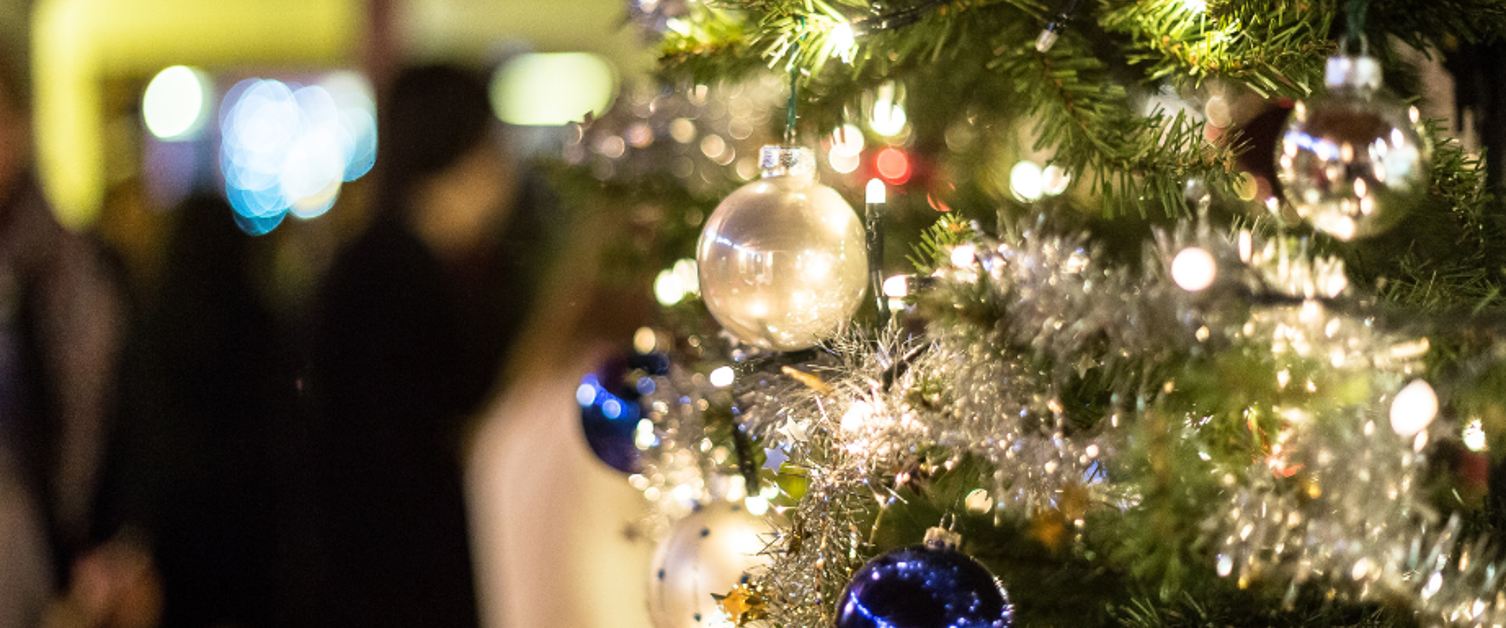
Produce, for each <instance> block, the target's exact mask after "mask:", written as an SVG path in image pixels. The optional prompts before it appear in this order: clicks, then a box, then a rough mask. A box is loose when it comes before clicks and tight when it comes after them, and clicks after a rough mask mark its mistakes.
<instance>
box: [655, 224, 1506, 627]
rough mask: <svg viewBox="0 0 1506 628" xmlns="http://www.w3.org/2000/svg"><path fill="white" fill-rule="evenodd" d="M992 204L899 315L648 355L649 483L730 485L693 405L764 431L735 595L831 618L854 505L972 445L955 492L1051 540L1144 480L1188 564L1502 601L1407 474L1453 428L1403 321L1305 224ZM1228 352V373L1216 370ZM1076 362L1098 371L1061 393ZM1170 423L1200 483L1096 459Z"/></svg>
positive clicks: (1151, 451)
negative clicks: (775, 351)
mask: <svg viewBox="0 0 1506 628" xmlns="http://www.w3.org/2000/svg"><path fill="white" fill-rule="evenodd" d="M1004 231H1005V232H1006V233H1009V234H1010V237H1009V238H1008V239H995V238H992V237H987V236H982V235H977V234H976V231H974V233H973V234H971V235H968V234H959V235H958V237H957V241H956V242H955V243H950V244H945V245H943V246H940V247H939V248H938V250H936V251H935V254H934V258H935V260H936V262H935V264H936V265H935V267H934V268H933V272H930V274H929V276H926V277H916V278H913V280H914V284H915V286H919V287H920V289H918V290H916V291H915V292H914V293H913V294H911V296H910V297H909V298H910V299H911V300H912V301H913V302H914V303H915V310H914V311H915V312H917V313H920V314H923V315H924V316H926V317H928V318H929V319H930V321H931V323H930V325H929V326H928V328H927V329H926V332H925V334H924V335H917V334H913V333H912V332H907V331H904V330H900V329H894V328H890V329H886V330H883V331H881V332H875V331H872V330H864V329H855V330H852V331H850V332H847V333H843V334H839V335H837V336H835V337H834V338H832V339H831V340H829V341H828V342H827V343H825V344H824V345H823V350H822V351H820V352H818V353H816V354H815V355H813V356H807V357H806V358H805V359H803V361H801V362H799V363H795V364H790V363H788V362H783V363H780V362H772V363H769V364H766V365H762V366H760V363H759V360H761V359H765V358H759V357H757V356H758V355H760V354H758V353H757V352H753V353H751V354H745V353H742V352H740V351H734V352H732V353H730V354H728V355H729V356H730V358H729V359H731V360H732V361H734V362H737V363H738V364H737V365H736V366H735V369H734V370H735V372H736V377H735V379H734V381H733V382H732V383H730V384H728V385H727V387H725V388H718V387H715V386H713V385H712V383H711V382H710V381H708V378H707V377H706V376H705V375H702V374H700V373H706V372H710V370H711V368H710V367H709V366H707V367H702V369H701V370H700V371H699V372H693V371H682V370H676V369H672V372H671V375H670V376H667V377H663V378H655V379H656V381H659V382H662V385H661V386H660V387H659V389H658V390H657V391H656V392H655V393H654V395H653V398H654V399H655V402H654V404H653V410H652V413H651V416H652V417H653V421H654V425H655V429H654V434H655V435H656V436H657V437H658V438H659V440H658V441H657V444H655V445H654V446H653V447H651V448H649V449H648V450H646V451H645V459H646V460H652V461H653V462H651V463H649V464H647V465H645V470H644V471H642V472H641V473H640V475H635V476H634V478H636V479H635V482H636V483H635V486H639V487H640V488H644V490H645V495H648V496H651V498H653V499H657V500H659V503H661V504H663V503H677V502H674V501H673V500H668V498H667V497H666V495H668V494H670V493H672V492H675V491H677V490H678V489H677V488H676V487H677V486H678V484H677V482H678V481H680V480H674V479H669V478H670V476H671V475H673V474H680V475H678V476H676V477H679V478H681V479H683V478H690V482H691V486H694V487H695V488H694V491H693V492H694V494H695V495H702V494H719V495H724V496H727V495H730V496H734V497H732V498H733V499H736V498H739V497H741V494H740V492H739V491H738V490H736V489H737V488H738V487H740V486H742V482H737V481H730V482H729V481H728V478H729V477H731V476H730V474H729V472H728V471H727V467H729V466H730V465H731V464H732V463H731V459H732V458H733V456H732V455H731V452H730V449H724V447H726V446H725V445H723V444H721V443H720V442H719V441H716V440H715V438H714V437H713V434H715V433H717V432H718V431H719V429H712V428H710V427H708V426H710V425H711V424H712V423H711V422H712V421H714V420H716V419H715V417H717V416H718V415H719V414H718V413H719V412H722V410H718V408H724V409H728V410H730V414H731V415H732V416H733V417H735V423H736V425H737V426H738V427H739V429H740V430H741V431H743V432H745V433H746V434H748V435H749V436H750V437H751V438H752V439H753V442H754V443H756V444H757V446H759V447H761V448H763V450H764V451H765V454H766V455H767V454H769V453H770V452H777V453H778V454H779V455H780V456H788V460H781V461H780V464H777V465H775V466H774V467H773V468H764V469H762V470H761V472H760V473H761V474H762V475H763V479H762V480H761V484H760V486H759V487H758V488H757V490H758V492H759V494H758V495H757V496H756V499H757V500H759V501H760V503H763V500H774V499H775V498H776V497H778V498H779V499H780V500H784V501H783V502H782V503H784V504H793V505H792V506H782V507H781V508H782V511H783V513H784V516H782V517H780V518H779V519H778V520H777V521H776V522H775V524H774V525H775V529H774V533H773V535H772V537H771V539H770V543H769V547H768V549H767V552H768V555H769V557H770V562H769V563H768V564H767V565H766V566H763V567H760V568H756V569H753V570H752V571H750V572H749V576H750V581H749V583H748V584H749V586H750V587H757V590H759V591H760V592H761V594H762V595H763V596H764V600H765V601H766V610H767V613H768V617H767V619H766V620H761V621H768V622H771V624H776V625H831V622H832V617H831V615H830V614H831V607H830V603H831V601H832V600H837V599H838V598H839V596H840V595H841V594H842V585H843V584H845V583H848V582H855V581H857V580H861V578H860V577H857V578H855V574H856V573H857V572H858V571H859V570H860V569H862V568H863V566H864V565H863V562H862V561H861V560H860V559H859V557H860V556H862V555H863V550H864V548H865V547H868V546H869V544H870V543H871V542H872V540H871V539H872V536H873V534H874V532H875V530H874V529H868V528H865V527H861V526H854V525H852V522H853V521H855V520H862V518H863V517H865V516H870V515H871V513H873V509H874V508H887V507H897V506H902V505H903V502H904V501H905V500H912V501H913V500H914V499H915V498H916V497H917V496H923V495H924V494H925V490H926V487H927V485H928V482H930V481H931V478H934V477H935V476H937V474H942V473H946V472H947V470H948V469H952V468H954V467H955V466H956V465H961V464H976V465H977V468H978V469H981V470H982V473H983V475H982V476H981V477H982V482H981V484H980V485H979V488H976V489H974V490H971V491H970V492H968V493H967V494H966V500H965V505H966V508H967V509H968V512H969V513H970V514H972V515H974V516H987V515H989V514H992V516H993V517H994V518H995V520H996V521H999V522H1001V523H1002V522H1013V525H1015V526H1016V527H1017V529H1019V530H1020V531H1021V533H1022V535H1023V536H1024V537H1026V538H1031V539H1034V540H1036V541H1039V542H1040V543H1042V544H1043V545H1044V546H1045V547H1047V548H1049V549H1051V550H1052V551H1058V552H1063V551H1068V552H1069V551H1074V548H1079V547H1082V545H1083V544H1084V543H1086V542H1089V541H1088V540H1087V539H1089V538H1091V537H1090V535H1085V534H1084V532H1085V528H1086V526H1090V525H1093V523H1092V522H1093V521H1096V520H1098V519H1104V520H1109V521H1123V520H1125V519H1124V518H1134V517H1140V516H1149V513H1154V512H1155V511H1156V510H1157V509H1162V508H1169V509H1174V511H1175V512H1176V513H1177V514H1175V515H1172V516H1174V517H1178V518H1184V519H1193V520H1195V521H1196V522H1197V523H1196V524H1195V525H1194V526H1193V527H1194V528H1195V529H1196V532H1194V533H1193V536H1198V535H1201V538H1200V539H1199V540H1198V543H1197V546H1198V547H1206V548H1208V550H1207V551H1208V561H1209V562H1208V566H1209V569H1210V570H1211V571H1213V572H1215V573H1218V574H1222V575H1224V576H1226V577H1229V578H1231V579H1233V580H1237V581H1238V584H1239V585H1242V586H1250V587H1255V586H1261V587H1265V588H1267V589H1269V588H1271V587H1275V590H1276V592H1277V594H1278V595H1280V594H1281V592H1283V591H1285V592H1286V594H1287V595H1288V596H1289V600H1290V599H1295V597H1296V596H1299V595H1302V592H1304V591H1317V592H1319V593H1320V594H1322V595H1325V596H1328V597H1331V598H1333V599H1339V600H1347V601H1358V602H1381V601H1384V602H1386V603H1398V604H1406V605H1409V606H1410V608H1413V609H1416V610H1417V611H1419V612H1422V613H1425V614H1426V616H1428V617H1436V618H1442V619H1443V620H1444V622H1443V623H1453V624H1457V625H1474V624H1476V623H1477V622H1478V623H1483V624H1485V625H1489V624H1491V623H1493V622H1497V621H1502V620H1506V602H1502V603H1500V604H1498V603H1497V592H1496V588H1497V587H1498V586H1499V584H1500V576H1499V574H1501V573H1506V565H1503V564H1502V563H1501V562H1500V561H1498V560H1497V559H1496V558H1495V556H1497V555H1498V554H1496V553H1495V552H1494V550H1492V549H1491V547H1494V546H1493V545H1489V544H1487V543H1486V541H1485V540H1478V541H1477V537H1473V536H1468V535H1466V534H1465V533H1464V532H1463V531H1464V530H1466V529H1467V528H1465V527H1463V524H1462V522H1461V521H1460V520H1458V519H1457V518H1447V517H1444V516H1443V515H1441V514H1438V513H1437V512H1436V511H1435V510H1434V508H1433V507H1432V505H1431V503H1430V497H1429V495H1428V493H1427V492H1426V491H1425V489H1424V486H1423V479H1424V478H1425V477H1427V475H1428V473H1429V471H1428V469H1429V462H1430V460H1431V459H1432V457H1433V453H1432V451H1431V449H1430V444H1431V443H1435V442H1438V441H1439V440H1440V439H1441V438H1445V436H1444V435H1445V434H1448V433H1455V434H1457V427H1455V426H1452V425H1450V423H1451V421H1450V418H1449V417H1447V416H1446V415H1447V412H1448V409H1447V406H1446V404H1445V403H1444V401H1443V400H1441V399H1440V397H1441V395H1440V394H1439V393H1436V392H1434V391H1433V389H1432V385H1429V384H1427V383H1425V381H1426V380H1425V379H1424V378H1422V377H1420V376H1419V373H1420V372H1421V371H1420V369H1423V368H1425V364H1426V360H1425V359H1424V358H1426V357H1428V356H1429V353H1430V351H1431V348H1430V346H1431V345H1430V342H1429V340H1428V338H1427V337H1426V335H1425V333H1424V330H1422V329H1419V328H1418V327H1417V325H1416V323H1415V321H1411V320H1409V319H1406V318H1399V317H1396V316H1394V313H1393V312H1390V311H1389V310H1387V309H1385V308H1382V307H1379V306H1377V305H1376V304H1375V302H1374V301H1373V300H1370V299H1368V298H1367V297H1365V296H1364V295H1362V294H1357V292H1358V291H1357V290H1356V289H1355V287H1354V286H1351V285H1350V283H1349V281H1348V278H1347V274H1346V271H1345V268H1344V264H1343V263H1342V262H1341V261H1340V260H1338V259H1336V258H1333V257H1328V256H1324V255H1319V254H1317V253H1315V252H1314V247H1313V246H1312V244H1311V242H1310V241H1309V240H1307V239H1300V238H1292V237H1287V236H1280V235H1278V236H1276V237H1269V238H1267V237H1264V236H1262V235H1260V234H1259V233H1258V232H1256V231H1254V230H1240V231H1235V232H1232V233H1227V234H1225V233H1218V232H1216V231H1215V230H1214V229H1213V228H1212V227H1211V226H1210V225H1209V223H1207V222H1206V221H1201V220H1200V221H1194V222H1193V223H1192V224H1189V225H1184V226H1182V227H1180V228H1179V229H1177V230H1175V231H1171V232H1161V233H1158V234H1157V235H1156V238H1155V240H1154V243H1153V244H1151V245H1148V246H1147V247H1146V248H1145V249H1144V252H1143V259H1142V263H1141V264H1139V265H1138V267H1136V268H1135V269H1133V270H1132V269H1131V267H1130V266H1129V265H1126V264H1123V263H1117V262H1115V261H1113V259H1112V258H1110V257H1109V256H1107V255H1106V254H1105V253H1104V251H1103V250H1101V249H1099V248H1098V247H1097V246H1095V245H1092V244H1090V243H1089V242H1087V241H1086V240H1085V239H1083V237H1082V236H1081V235H1080V234H1078V233H1077V232H1075V231H1074V230H1072V229H1070V228H1063V227H1060V226H1057V225H1054V224H1053V223H1052V222H1051V221H1050V220H1049V219H1044V218H1042V219H1036V220H1033V221H1027V222H1023V223H1020V224H1018V225H1016V226H1015V227H1012V228H1010V229H1006V230H1004ZM1064 234H1065V235H1064ZM1189 251H1191V253H1189ZM1178 258H1181V259H1183V260H1184V261H1182V262H1181V263H1180V264H1178V262H1177V259H1178ZM1186 260H1195V261H1196V264H1192V263H1191V262H1189V261H1186ZM1179 267H1181V269H1180V270H1179ZM1189 267H1191V269H1192V270H1199V272H1197V273H1189ZM1209 269H1213V270H1214V271H1213V272H1211V274H1210V273H1209V272H1206V271H1208V270H1209ZM1193 275H1196V276H1197V281H1192V280H1191V277H1192V276H1193ZM1191 287H1196V288H1198V290H1197V291H1196V292H1190V291H1189V288H1191ZM1145 321H1156V322H1157V323H1156V324H1149V325H1148V324H1145ZM875 334H876V335H875ZM1231 360H1232V361H1231ZM1231 369H1232V370H1231ZM1230 374H1238V375H1237V376H1238V377H1241V378H1243V379H1242V380H1241V381H1243V382H1244V383H1242V384H1240V385H1239V386H1237V387H1234V388H1230V387H1229V386H1228V384H1227V383H1226V382H1227V381H1228V380H1227V379H1220V378H1226V377H1228V376H1229V375H1230ZM1252 377H1253V378H1254V379H1250V378H1252ZM1428 379H1432V378H1431V377H1429V378H1428ZM1085 380H1091V381H1092V382H1093V386H1094V387H1097V388H1100V389H1102V390H1105V391H1107V392H1106V394H1105V395H1104V396H1103V397H1101V398H1099V399H1094V400H1092V403H1091V404H1082V403H1081V402H1076V401H1074V399H1073V397H1072V394H1073V390H1074V388H1075V387H1076V386H1078V383H1079V382H1082V381H1085ZM1433 385H1438V382H1437V381H1436V380H1434V382H1433ZM1455 385H1457V383H1456V384H1455ZM1199 387H1203V388H1201V389H1200V388H1199ZM1440 390H1442V388H1440ZM1208 399H1217V400H1219V402H1218V404H1209V403H1207V401H1206V400H1208ZM1188 400H1202V401H1198V402H1193V403H1189V402H1188ZM1392 419H1394V425H1393V420H1392ZM1231 430H1232V431H1231ZM1231 433H1233V434H1236V435H1237V434H1240V433H1242V434H1244V435H1243V436H1236V437H1233V438H1232V439H1231V437H1230V434H1231ZM1241 442H1243V443H1247V444H1248V445H1247V446H1237V445H1238V443H1241ZM1231 443H1234V445H1231ZM1173 447H1186V448H1191V449H1192V450H1193V451H1192V453H1194V454H1195V455H1194V456H1191V457H1190V460H1179V461H1178V462H1176V463H1174V464H1175V465H1176V467H1167V468H1180V469H1183V470H1184V471H1186V472H1187V473H1186V474H1187V475H1188V477H1189V478H1205V479H1204V480H1200V481H1207V482H1212V483H1213V484H1214V485H1215V486H1214V488H1213V489H1212V491H1213V492H1215V493H1217V494H1218V495H1220V498H1218V499H1212V500H1207V501H1200V502H1197V503H1188V502H1176V501H1174V500H1173V501H1169V502H1168V501H1166V499H1167V498H1166V497H1165V495H1166V494H1164V493H1163V494H1157V493H1156V491H1157V490H1159V489H1157V488H1156V487H1157V486H1160V484H1158V482H1163V481H1168V480H1164V479H1156V478H1157V477H1159V476H1156V475H1155V474H1150V476H1151V477H1149V478H1147V477H1142V476H1137V475H1136V474H1129V475H1110V474H1108V473H1106V472H1105V471H1104V466H1105V465H1104V463H1105V462H1107V461H1110V460H1121V461H1122V460H1124V456H1125V455H1126V453H1127V452H1129V455H1130V457H1131V458H1141V457H1143V458H1144V459H1147V460H1149V461H1151V464H1152V466H1153V468H1154V466H1155V465H1160V464H1167V465H1169V464H1171V463H1169V462H1167V461H1168V460H1169V456H1171V455H1172V453H1171V449H1170V448H1173ZM1242 447H1243V448H1242ZM1221 448H1222V449H1221ZM708 458H709V459H710V462H700V461H705V460H707V459H708ZM718 460H720V461H722V462H721V466H720V467H718V466H716V465H715V464H712V463H715V462H716V461H718ZM1252 460H1253V462H1252ZM1200 465H1201V466H1200ZM990 472H991V473H990ZM1206 478H1211V479H1206ZM728 487H731V489H733V490H728ZM688 494H690V493H687V495H688ZM666 500H668V501H666ZM754 500H755V497H754V496H751V495H750V496H748V502H747V503H748V504H750V505H751V504H752V503H753V501H754ZM776 501H777V500H776ZM960 505H961V504H960V503H959V504H958V506H960ZM864 513H868V514H867V515H865V514H864ZM1095 515H1096V518H1095ZM1120 533H1121V534H1129V535H1131V536H1133V535H1134V534H1137V532H1135V531H1134V526H1126V527H1125V529H1124V531H1122V532H1120ZM1361 534H1363V537H1362V538H1361V537H1359V536H1357V535H1361ZM1189 543H1190V541H1189ZM927 551H929V550H927ZM722 590H727V589H722ZM823 601H824V602H823ZM896 625H898V624H896Z"/></svg>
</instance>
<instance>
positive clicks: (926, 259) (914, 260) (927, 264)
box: [909, 214, 975, 275]
mask: <svg viewBox="0 0 1506 628" xmlns="http://www.w3.org/2000/svg"><path fill="white" fill-rule="evenodd" d="M974 235H975V234H974V232H973V228H972V226H971V225H969V224H968V223H967V221H965V220H963V219H962V217H961V216H959V215H957V214H942V215H941V217H940V218H938V219H937V220H936V222H935V223H933V224H932V225H931V226H930V227H929V228H927V229H926V230H925V231H924V232H922V233H921V234H920V241H919V242H917V243H916V244H915V247H914V251H912V252H911V253H910V256H909V259H910V264H911V265H913V266H915V271H916V272H917V273H919V274H921V275H929V274H931V273H933V272H936V269H937V268H940V267H942V266H945V265H947V264H949V263H950V261H948V260H949V258H948V256H949V255H951V248H952V247H954V246H957V245H959V244H962V243H964V242H968V241H970V240H971V239H972V237H973V236H974Z"/></svg>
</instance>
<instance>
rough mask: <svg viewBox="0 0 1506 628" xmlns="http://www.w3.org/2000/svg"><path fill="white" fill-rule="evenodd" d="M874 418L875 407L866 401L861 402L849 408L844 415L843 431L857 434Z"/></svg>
mask: <svg viewBox="0 0 1506 628" xmlns="http://www.w3.org/2000/svg"><path fill="white" fill-rule="evenodd" d="M870 418H873V406H872V405H870V404H869V403H868V402H866V401H859V402H857V403H854V404H852V405H851V406H848V407H847V412H846V413H844V414H843V415H842V431H844V432H849V433H851V432H856V431H858V430H860V429H863V426H864V425H867V424H868V419H870Z"/></svg>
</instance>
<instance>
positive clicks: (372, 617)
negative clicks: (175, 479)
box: [310, 65, 551, 627]
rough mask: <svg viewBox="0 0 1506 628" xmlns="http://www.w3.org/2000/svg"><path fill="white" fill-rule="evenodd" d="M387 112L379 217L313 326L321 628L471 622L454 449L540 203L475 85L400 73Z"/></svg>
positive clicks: (330, 281)
mask: <svg viewBox="0 0 1506 628" xmlns="http://www.w3.org/2000/svg"><path fill="white" fill-rule="evenodd" d="M384 105H385V106H384V107H383V108H381V109H379V115H378V119H379V120H380V124H381V127H380V132H379V135H378V137H380V142H381V143H380V149H379V150H380V152H379V154H378V160H377V167H378V169H379V170H378V174H377V176H378V179H377V181H378V183H377V190H376V196H377V199H378V200H377V207H376V212H375V216H374V217H373V220H372V223H371V224H370V225H369V227H368V228H367V229H366V231H365V232H364V233H363V234H362V235H361V236H360V237H358V238H357V239H356V240H355V242H354V243H352V244H351V245H350V246H349V247H347V248H346V249H345V250H343V251H342V252H341V253H340V254H339V255H338V256H337V258H336V260H335V262H334V264H333V265H332V266H331V269H330V271H329V273H328V275H327V276H326V278H325V280H324V282H323V284H322V286H321V288H320V294H319V296H318V298H317V299H316V303H315V314H314V318H313V323H312V326H311V338H310V341H311V354H310V357H311V358H312V370H311V375H312V378H311V382H312V383H311V389H312V394H313V396H314V398H315V400H316V404H317V406H318V408H319V410H320V411H321V414H322V420H321V421H320V422H319V424H318V428H317V429H316V435H315V442H316V445H315V451H316V452H317V456H318V457H319V460H320V463H321V465H322V466H323V469H324V470H325V475H324V476H323V477H322V478H321V481H320V484H321V488H322V490H321V492H320V494H319V505H320V506H321V508H322V509H323V519H324V522H325V525H324V526H323V529H322V531H321V542H322V546H323V553H324V560H325V564H324V565H323V567H322V576H323V580H324V591H325V595H324V596H323V598H324V599H323V600H322V602H323V604H322V606H323V609H324V612H325V613H326V614H327V615H328V616H327V617H326V618H325V622H324V625H331V626H362V627H373V626H376V627H379V626H436V627H448V626H474V625H476V624H477V621H478V619H477V605H476V592H475V585H474V576H473V573H472V556H471V549H470V541H469V538H468V525H467V521H468V518H467V514H466V509H465V501H464V490H463V487H462V481H461V477H462V473H461V453H462V449H463V440H464V439H465V437H466V435H467V432H468V430H469V429H470V428H471V426H472V425H473V422H472V421H471V419H472V418H473V417H474V415H475V414H476V413H478V412H480V411H482V410H483V409H484V403H485V402H486V400H487V399H488V398H489V397H490V396H491V394H492V391H493V390H494V389H495V387H496V385H497V383H498V380H499V373H500V372H501V370H502V367H503V364H504V361H505V360H506V358H507V355H508V353H509V350H510V348H511V346H512V344H513V342H514V340H515V336H516V335H517V331H518V329H519V327H521V325H522V323H523V319H524V316H525V315H526V313H527V312H528V310H529V308H530V305H531V303H532V302H533V296H532V295H533V293H534V288H535V285H536V283H537V280H536V278H537V275H538V269H539V266H540V264H541V260H540V259H539V258H540V257H541V256H542V255H543V253H544V250H545V247H542V246H541V244H542V236H543V229H544V218H545V215H544V213H543V212H544V211H545V210H547V209H548V207H549V206H550V205H551V203H550V202H549V199H548V196H547V194H546V193H545V191H544V189H543V188H542V187H541V186H539V185H537V184H535V183H534V182H533V181H532V180H531V179H529V178H528V177H526V176H524V175H523V174H522V172H521V170H520V169H519V168H518V167H516V166H515V164H514V162H513V159H512V158H511V157H510V156H509V155H508V154H507V152H506V150H505V149H504V148H505V147H504V145H503V144H502V143H501V142H500V141H499V136H498V135H497V134H498V133H499V132H500V129H499V125H498V124H497V123H496V122H495V120H494V118H493V116H492V112H491V108H490V105H489V101H488V98H487V90H486V84H485V82H484V81H483V80H482V79H481V77H480V75H479V74H473V73H472V72H470V71H468V70H465V69H461V68H457V67H452V66H445V65H430V66H421V67H413V68H408V69H404V70H402V71H400V72H399V73H398V74H397V76H396V77H395V78H394V80H393V82H392V84H391V85H390V88H389V92H388V94H387V97H386V98H385V100H384Z"/></svg>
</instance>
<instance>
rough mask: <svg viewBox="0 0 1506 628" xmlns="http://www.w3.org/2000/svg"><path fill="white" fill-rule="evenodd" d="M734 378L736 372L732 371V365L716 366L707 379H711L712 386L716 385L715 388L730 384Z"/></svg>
mask: <svg viewBox="0 0 1506 628" xmlns="http://www.w3.org/2000/svg"><path fill="white" fill-rule="evenodd" d="M735 378H736V374H735V373H733V372H732V367H730V366H718V367H716V368H715V369H712V371H711V375H710V377H709V378H708V379H710V380H711V385H712V386H716V387H717V388H726V387H728V386H731V385H732V380H733V379H735Z"/></svg>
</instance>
